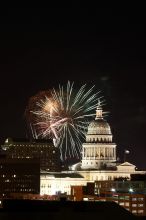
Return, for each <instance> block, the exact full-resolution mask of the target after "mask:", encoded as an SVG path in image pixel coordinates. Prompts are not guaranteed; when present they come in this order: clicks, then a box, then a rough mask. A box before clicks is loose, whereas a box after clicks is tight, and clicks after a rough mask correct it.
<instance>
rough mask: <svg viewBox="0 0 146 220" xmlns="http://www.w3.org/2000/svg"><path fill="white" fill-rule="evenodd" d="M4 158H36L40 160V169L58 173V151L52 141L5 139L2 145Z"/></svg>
mask: <svg viewBox="0 0 146 220" xmlns="http://www.w3.org/2000/svg"><path fill="white" fill-rule="evenodd" d="M2 150H3V151H5V154H6V157H7V158H11V159H19V158H25V159H26V158H36V159H39V160H40V169H41V170H48V171H60V154H59V149H58V148H56V147H55V146H54V145H53V141H52V140H50V139H49V140H39V139H36V140H32V141H29V140H26V139H24V140H23V139H12V138H7V139H6V140H5V143H4V144H3V145H2Z"/></svg>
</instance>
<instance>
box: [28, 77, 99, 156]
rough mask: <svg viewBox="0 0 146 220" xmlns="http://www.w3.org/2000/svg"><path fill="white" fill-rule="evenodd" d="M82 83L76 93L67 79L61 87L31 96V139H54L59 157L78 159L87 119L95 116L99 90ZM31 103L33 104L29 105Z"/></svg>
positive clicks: (72, 84)
mask: <svg viewBox="0 0 146 220" xmlns="http://www.w3.org/2000/svg"><path fill="white" fill-rule="evenodd" d="M94 87H95V86H93V87H91V88H90V89H88V88H87V85H86V84H85V85H83V86H81V87H80V89H79V90H78V91H77V92H76V91H75V89H74V83H70V82H69V81H68V83H67V86H66V87H65V88H64V87H63V86H60V85H59V88H58V90H55V89H52V90H51V91H45V92H41V93H39V95H37V96H35V97H33V98H31V100H30V103H31V104H30V106H29V108H28V109H29V116H30V124H31V130H32V133H33V137H34V138H42V139H43V138H50V137H51V138H53V139H54V141H55V146H56V147H59V148H60V153H61V159H62V160H66V159H67V158H80V157H81V148H82V142H83V140H84V138H85V132H86V130H87V125H88V119H89V118H91V117H93V116H95V111H93V110H95V109H96V107H97V102H98V100H99V92H95V91H94ZM32 103H33V104H32Z"/></svg>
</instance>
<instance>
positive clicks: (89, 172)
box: [40, 102, 146, 195]
mask: <svg viewBox="0 0 146 220" xmlns="http://www.w3.org/2000/svg"><path fill="white" fill-rule="evenodd" d="M116 158H117V155H116V144H115V143H113V135H112V132H111V128H110V125H109V124H108V122H107V121H106V120H105V119H104V118H103V110H102V107H101V105H100V102H99V103H98V106H97V109H96V117H95V120H93V121H91V122H90V123H89V126H88V131H87V134H86V142H85V143H83V145H82V160H81V161H80V162H79V163H77V164H74V165H72V166H71V167H69V170H68V171H62V172H59V173H57V172H56V173H53V172H45V171H44V172H42V174H41V183H40V191H41V194H50V195H51V194H55V193H57V192H61V193H66V194H68V195H69V194H70V191H71V186H72V185H86V184H87V182H95V181H102V180H115V179H117V178H125V179H127V180H130V179H131V174H145V173H146V172H145V171H138V170H136V166H135V165H133V164H131V163H129V162H127V161H125V162H124V163H121V164H119V163H118V162H117V160H116Z"/></svg>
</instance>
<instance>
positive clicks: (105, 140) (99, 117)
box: [81, 103, 116, 169]
mask: <svg viewBox="0 0 146 220" xmlns="http://www.w3.org/2000/svg"><path fill="white" fill-rule="evenodd" d="M115 162H116V145H115V144H114V143H113V142H112V133H111V128H110V126H109V124H108V123H107V122H106V121H105V120H104V118H103V113H102V108H101V105H100V103H98V106H97V110H96V117H95V120H94V121H92V122H91V123H90V124H89V126H88V132H87V135H86V143H83V152H82V165H81V168H82V169H103V168H106V167H113V166H115V165H116V164H115Z"/></svg>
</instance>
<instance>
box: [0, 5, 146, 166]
mask: <svg viewBox="0 0 146 220" xmlns="http://www.w3.org/2000/svg"><path fill="white" fill-rule="evenodd" d="M137 10H138V9H137ZM111 11H112V12H113V13H112V15H110V14H111ZM27 12H28V14H27V18H26V17H25V16H24V14H23V12H22V15H21V10H20V11H19V10H16V13H15V16H14V15H13V16H12V17H11V15H12V14H13V13H12V11H11V10H10V11H8V12H7V13H6V14H5V16H3V15H1V17H2V19H1V22H2V28H1V37H0V39H1V40H0V42H1V50H0V57H1V61H0V71H1V86H0V94H1V116H0V121H1V124H0V136H1V138H0V139H1V140H0V141H1V143H2V142H3V141H4V139H5V138H6V137H9V136H10V137H17V136H18V137H26V127H25V120H24V111H25V107H26V105H27V103H28V100H29V98H30V97H31V96H33V95H35V94H36V93H37V92H39V91H41V90H46V89H48V88H52V87H57V86H58V84H59V83H61V84H65V83H66V82H67V81H68V80H70V81H75V83H76V84H77V88H78V87H79V86H80V85H82V84H84V83H89V84H91V85H93V84H95V85H96V87H97V89H98V90H101V94H102V95H103V96H104V97H105V99H106V102H107V104H106V106H105V110H106V111H110V114H109V115H108V117H107V121H108V122H109V123H110V125H111V127H112V131H113V135H114V141H115V142H116V143H117V145H118V151H119V153H120V156H121V157H123V152H124V149H128V150H130V151H131V152H132V154H131V155H130V154H129V157H131V160H132V161H135V164H136V165H137V166H138V167H142V168H145V166H146V165H145V160H144V159H145V156H144V155H145V152H146V149H145V138H144V137H145V130H146V122H145V121H146V120H145V119H146V113H145V112H146V111H145V109H146V105H145V83H146V77H145V71H146V66H145V46H146V44H145V34H144V15H143V13H141V16H139V17H138V18H137V17H136V18H134V19H132V18H131V16H132V12H131V13H130V14H129V13H128V12H125V13H124V14H119V15H117V14H116V13H115V12H114V11H113V10H112V9H111V10H108V9H106V10H105V11H104V10H102V9H101V10H97V11H95V12H94V13H93V14H92V13H91V12H90V10H88V9H85V10H84V11H82V14H83V17H84V18H85V19H81V15H80V13H79V11H78V12H77V14H76V19H75V20H74V21H72V22H71V21H70V20H68V22H67V21H66V20H64V18H63V17H61V20H60V23H58V20H57V18H56V20H55V18H54V17H53V18H52V19H50V18H51V16H52V15H53V12H52V13H50V11H49V13H50V17H49V13H48V14H47V13H46V15H43V13H42V12H41V11H39V10H38V11H37V10H36V11H35V10H33V12H32V11H29V10H28V11H27ZM70 12H71V15H73V12H72V11H70ZM57 13H58V14H59V13H60V15H61V12H60V11H59V10H58V11H57ZM139 13H140V12H139ZM67 14H68V16H69V10H68V12H67ZM18 15H19V21H18V20H17V17H18ZM58 16H59V15H58ZM69 18H70V19H71V16H70V17H69Z"/></svg>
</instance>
